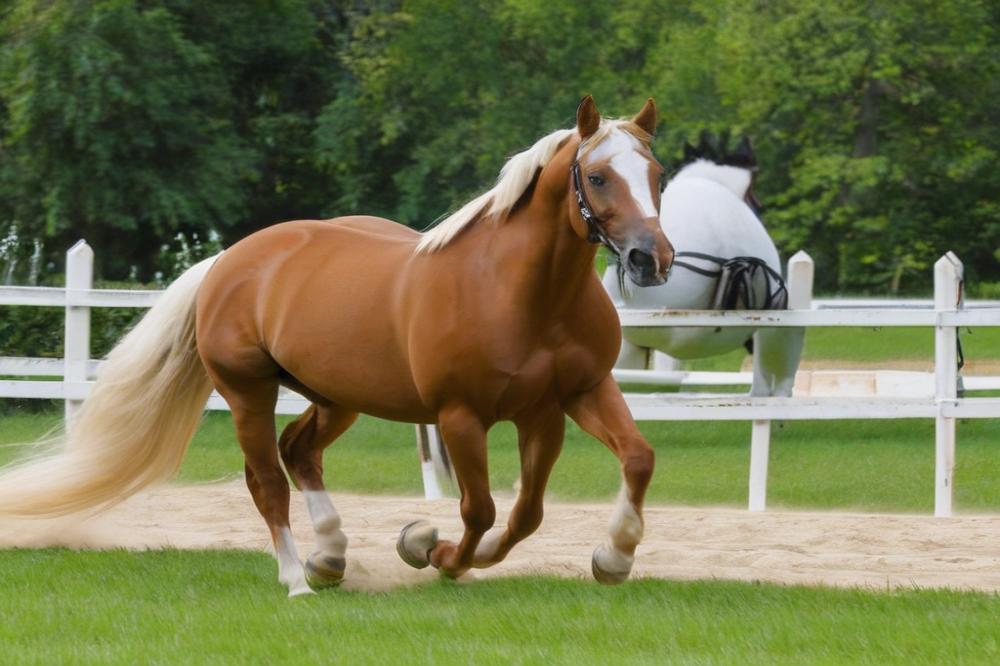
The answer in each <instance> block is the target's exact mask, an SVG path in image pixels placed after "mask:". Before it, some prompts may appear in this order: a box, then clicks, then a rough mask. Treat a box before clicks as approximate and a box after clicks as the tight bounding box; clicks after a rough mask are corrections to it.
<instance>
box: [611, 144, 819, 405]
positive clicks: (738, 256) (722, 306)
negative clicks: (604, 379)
mask: <svg viewBox="0 0 1000 666" xmlns="http://www.w3.org/2000/svg"><path fill="white" fill-rule="evenodd" d="M726 143H727V141H726V138H725V137H723V139H721V140H720V141H714V140H713V139H712V138H711V137H709V136H708V135H707V134H704V133H703V134H702V136H701V141H700V143H699V145H698V146H697V147H694V146H691V145H690V144H685V146H684V164H683V166H682V167H681V169H680V171H678V172H677V174H676V175H675V176H674V177H673V178H672V179H671V180H670V182H669V183H667V186H666V189H664V190H663V197H662V200H661V204H660V224H661V225H662V227H663V231H664V233H666V235H667V238H669V239H670V241H671V242H672V243H673V245H674V248H675V249H676V250H677V254H676V259H675V261H674V268H673V270H672V273H671V275H670V279H669V280H667V282H666V283H665V284H663V285H660V286H656V287H644V288H640V287H635V286H632V285H626V284H625V282H624V281H622V280H621V279H620V277H619V275H618V267H617V265H616V264H611V265H609V266H608V269H607V271H606V272H605V274H604V286H605V288H607V290H608V293H609V294H610V295H611V298H612V300H614V302H615V306H616V307H619V308H633V309H660V308H668V309H691V310H731V309H784V308H785V307H787V296H788V294H787V290H786V289H785V285H784V282H783V280H782V279H781V262H780V259H779V257H778V250H777V248H775V246H774V242H773V241H772V240H771V238H770V236H768V234H767V230H766V229H765V228H764V225H763V223H762V222H761V221H760V219H759V218H758V217H757V214H756V211H757V210H759V208H760V206H759V204H758V202H757V200H756V198H755V197H754V195H753V189H752V185H753V179H754V175H755V173H756V170H757V162H756V158H755V156H754V153H753V149H752V147H751V145H750V141H749V139H747V138H746V137H744V138H743V139H742V140H741V141H740V143H739V145H738V146H737V148H736V150H735V151H733V152H731V153H730V152H728V151H727V148H726ZM622 333H623V341H622V351H621V355H620V356H619V359H618V364H617V366H616V367H618V368H646V367H648V364H649V350H655V351H660V352H662V353H664V354H667V355H669V356H671V357H673V358H675V359H682V360H687V359H694V358H703V357H706V356H714V355H717V354H722V353H725V352H728V351H731V350H733V349H736V348H738V347H740V346H747V348H748V349H751V343H750V339H751V337H753V338H754V341H753V343H752V349H753V351H754V352H755V353H754V373H753V384H752V387H751V391H750V392H751V395H754V396H790V395H791V393H792V386H793V384H794V382H795V371H796V370H797V368H798V365H799V357H800V355H801V353H802V343H803V338H804V334H805V330H804V329H799V328H762V329H760V330H756V331H755V329H753V328H694V327H664V328H646V327H633V328H625V329H624V330H623V331H622Z"/></svg>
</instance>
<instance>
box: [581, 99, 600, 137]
mask: <svg viewBox="0 0 1000 666" xmlns="http://www.w3.org/2000/svg"><path fill="white" fill-rule="evenodd" d="M600 126H601V114H600V113H598V112H597V105H596V104H594V98H593V97H591V96H590V95H587V96H586V97H584V98H583V99H581V100H580V105H579V106H578V107H576V129H577V130H578V131H579V132H580V138H581V139H586V138H587V137H588V136H590V135H591V134H593V133H594V132H596V131H597V128H598V127H600Z"/></svg>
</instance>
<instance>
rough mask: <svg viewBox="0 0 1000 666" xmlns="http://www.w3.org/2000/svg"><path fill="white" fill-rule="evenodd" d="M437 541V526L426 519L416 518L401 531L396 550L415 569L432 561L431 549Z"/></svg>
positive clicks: (421, 567)
mask: <svg viewBox="0 0 1000 666" xmlns="http://www.w3.org/2000/svg"><path fill="white" fill-rule="evenodd" d="M437 542H438V531H437V528H436V527H431V524H430V523H428V522H427V521H426V520H416V521H414V522H412V523H410V524H409V525H407V526H406V527H404V528H403V529H402V531H400V533H399V539H398V540H397V541H396V552H397V553H399V557H400V559H402V560H403V561H404V562H406V563H407V564H409V565H410V566H411V567H413V568H414V569H423V568H424V567H426V566H427V565H428V564H430V563H431V550H432V549H433V548H434V546H436V545H437Z"/></svg>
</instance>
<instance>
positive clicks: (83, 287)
mask: <svg viewBox="0 0 1000 666" xmlns="http://www.w3.org/2000/svg"><path fill="white" fill-rule="evenodd" d="M93 286H94V251H93V250H92V249H91V248H90V246H89V245H87V241H85V240H78V241H77V242H76V244H74V245H73V247H71V248H70V249H69V251H68V252H66V328H65V337H64V338H63V341H64V342H63V347H64V352H63V356H64V362H65V369H64V370H63V394H64V395H65V396H66V407H65V417H66V423H67V424H69V421H70V419H71V418H72V417H73V415H74V414H75V413H76V412H77V410H78V409H79V408H80V405H82V404H83V400H82V399H81V398H77V397H75V396H76V390H75V388H76V387H75V386H73V385H74V384H77V383H82V382H86V381H87V362H88V361H89V360H90V307H89V306H83V305H73V304H72V303H73V297H74V295H76V294H77V293H79V292H81V291H88V290H90V289H92V288H93Z"/></svg>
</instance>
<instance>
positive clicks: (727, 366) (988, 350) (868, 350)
mask: <svg viewBox="0 0 1000 666" xmlns="http://www.w3.org/2000/svg"><path fill="white" fill-rule="evenodd" d="M960 339H961V342H962V349H963V351H964V352H965V357H966V359H968V360H969V361H984V360H998V359H1000V328H984V327H979V328H975V329H971V330H968V329H962V331H961V333H960ZM746 358H748V357H747V354H746V352H745V351H744V350H742V349H737V350H735V351H731V352H729V353H727V354H722V355H719V356H712V357H709V358H702V359H695V360H693V361H691V362H690V367H691V368H692V369H695V370H718V371H733V370H739V369H740V366H741V364H742V363H743V361H744V359H746ZM802 358H803V359H804V360H823V361H830V367H832V368H836V363H837V361H846V362H849V363H864V362H873V363H887V362H891V361H904V362H905V361H924V362H926V363H927V364H928V365H930V364H933V362H934V330H933V329H931V328H927V327H922V328H877V329H873V328H840V327H829V328H810V329H809V331H808V333H807V334H806V343H805V349H804V350H803V354H802Z"/></svg>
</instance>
